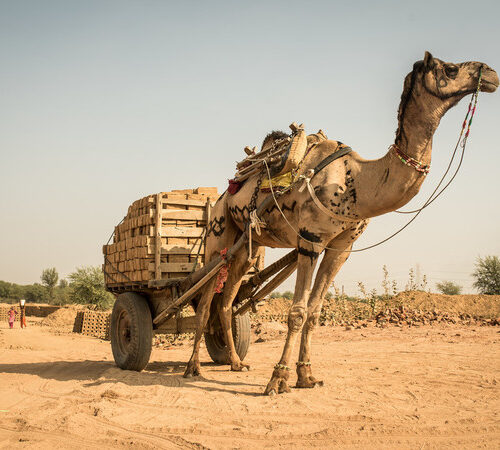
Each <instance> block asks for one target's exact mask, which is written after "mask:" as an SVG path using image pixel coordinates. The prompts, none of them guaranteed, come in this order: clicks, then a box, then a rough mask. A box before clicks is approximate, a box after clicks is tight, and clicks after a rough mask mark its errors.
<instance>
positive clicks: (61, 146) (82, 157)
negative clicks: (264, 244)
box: [0, 0, 500, 293]
mask: <svg viewBox="0 0 500 450" xmlns="http://www.w3.org/2000/svg"><path fill="white" fill-rule="evenodd" d="M499 14H500V7H499V3H498V2H497V1H475V2H469V1H467V2H466V1H453V2H451V1H450V2H440V1H435V0H434V1H420V2H408V3H406V2H401V1H391V2H387V1H385V2H384V1H377V2H371V1H351V2H333V1H332V2H326V1H324V2H321V1H308V2H304V1H290V0H289V1H270V0H267V1H265V2H264V1H255V0H253V1H246V2H238V1H232V2H230V1H228V2H209V1H204V2H203V1H199V2H194V1H193V2H192V1H184V2H170V1H106V0H100V1H83V0H82V1H68V0H62V1H48V0H45V1H38V0H37V1H23V0H11V1H0V61H1V69H0V89H1V91H0V92H1V94H0V99H1V107H0V155H1V157H0V162H1V168H0V211H1V220H0V279H3V280H8V281H13V282H17V283H32V282H35V281H39V277H40V273H41V271H42V270H43V269H44V268H47V267H52V266H55V267H56V268H57V269H58V271H59V273H60V274H61V275H62V276H66V275H67V274H69V273H70V272H72V271H73V270H74V269H75V268H76V267H77V266H82V265H97V264H101V263H102V255H101V246H102V244H104V243H105V242H106V241H107V239H108V237H109V235H110V233H111V232H112V230H113V227H114V225H115V224H116V223H117V222H119V221H120V220H121V218H122V217H123V216H124V215H125V213H126V210H127V207H128V205H129V204H130V203H131V202H132V201H134V200H135V199H137V198H140V197H142V196H144V195H147V194H150V193H155V192H159V191H169V190H171V189H182V188H191V187H196V186H218V188H219V191H220V192H222V191H223V190H224V189H225V188H226V185H227V179H228V178H231V177H232V176H233V174H234V164H235V161H236V160H239V159H241V158H242V156H243V151H242V149H243V147H244V146H245V145H252V146H253V145H258V144H260V142H261V141H262V138H263V136H264V135H265V134H266V133H267V132H268V131H269V130H271V129H284V130H287V129H288V128H287V127H288V125H289V124H290V123H291V122H293V121H297V122H303V123H304V124H305V125H306V127H307V130H308V131H310V132H316V131H317V130H318V129H319V128H322V129H324V130H325V131H326V133H327V134H328V136H329V137H331V138H332V139H338V140H341V141H342V142H344V143H347V144H348V145H350V146H351V147H353V148H354V149H355V150H356V151H358V152H359V153H360V154H361V155H362V156H364V157H366V158H376V157H380V156H381V155H383V154H384V153H385V152H386V149H387V147H388V146H389V145H390V144H391V143H392V142H393V140H394V132H395V130H396V126H397V121H396V111H397V106H398V103H399V98H400V95H401V90H402V83H403V78H404V76H405V75H406V74H407V73H408V72H409V71H410V70H411V67H412V64H413V62H415V61H416V60H419V59H422V57H423V55H424V51H425V50H429V51H431V52H432V53H433V54H434V56H436V57H439V58H441V59H444V60H447V61H452V62H461V61H467V60H476V61H482V62H485V63H487V64H488V65H490V66H491V67H493V68H495V69H497V70H500V50H499V45H500V28H499V25H498V23H499V22H498V17H499ZM467 103H468V99H464V100H463V101H462V102H461V103H460V104H459V105H458V106H457V107H455V108H454V109H453V110H452V111H450V112H449V113H448V114H447V115H446V116H445V117H444V119H443V120H442V122H441V125H440V127H439V128H438V130H437V133H436V135H435V138H434V153H433V161H432V168H431V174H430V175H429V176H428V179H427V180H426V182H425V184H424V187H423V189H422V190H421V193H420V194H419V195H418V196H417V197H416V199H414V201H413V202H412V204H411V205H412V206H417V205H420V204H421V203H423V201H424V200H425V198H426V194H429V192H431V190H432V188H433V187H434V186H435V184H436V183H437V181H438V180H439V177H440V176H441V174H442V172H443V171H444V169H445V167H446V164H447V161H448V159H449V157H450V155H451V152H452V149H453V146H454V143H455V141H456V138H457V136H458V133H459V131H460V127H461V123H462V120H463V117H464V115H465V111H466V107H467ZM499 105H500V94H499V93H496V94H482V95H480V97H479V107H478V111H477V114H476V117H475V119H474V124H473V128H472V132H471V137H470V139H469V144H468V147H467V154H466V158H465V162H464V165H463V169H462V170H461V172H460V174H459V176H458V177H457V179H456V181H455V183H454V184H452V186H451V188H450V189H449V190H448V191H447V192H446V193H445V195H444V196H443V197H442V198H441V199H439V200H438V201H436V202H435V204H433V205H432V206H431V207H429V208H428V209H427V210H426V211H424V213H422V214H421V215H420V217H419V218H418V219H417V221H416V222H415V223H413V224H412V225H411V226H410V227H409V228H408V229H407V230H405V231H404V232H403V233H402V234H400V235H399V236H397V237H396V238H394V239H393V240H391V241H390V242H388V243H387V244H385V245H383V246H381V247H378V248H376V249H373V250H369V251H366V252H362V253H359V254H353V255H352V257H351V258H350V259H349V261H348V262H347V263H346V265H345V266H344V268H343V269H342V271H341V273H340V274H339V276H338V278H337V284H338V285H342V284H344V285H345V287H346V290H347V291H348V292H349V293H355V292H356V281H358V280H362V281H364V282H365V284H366V285H367V286H368V287H369V288H371V287H377V288H378V289H379V290H380V281H381V279H382V265H383V264H386V265H387V267H388V269H389V273H390V277H391V278H395V279H396V280H398V282H399V284H400V286H401V287H403V286H404V284H405V282H406V280H407V278H408V277H407V274H408V269H409V268H410V267H412V266H413V267H415V265H416V264H419V267H420V272H421V273H422V274H426V275H427V277H428V278H429V279H430V282H431V285H432V287H434V285H435V282H436V281H439V280H442V279H446V280H453V281H456V282H459V283H460V284H462V285H463V286H464V287H465V290H466V291H469V292H470V291H471V278H470V276H469V275H470V273H471V271H472V270H473V265H474V261H475V259H476V258H477V256H479V255H481V256H484V255H487V254H496V255H498V254H500V239H499V236H500V225H499V224H500V208H499V201H498V195H499V191H500V176H499V175H500V172H499V171H500V145H499V140H500V114H499ZM406 220H407V218H406V217H401V216H399V215H396V214H389V215H386V216H384V217H380V218H376V219H374V220H372V223H371V225H370V226H369V227H368V229H367V231H366V232H365V233H364V235H363V236H362V238H361V239H359V241H358V244H357V246H358V248H359V247H360V246H365V245H368V244H371V243H374V242H376V241H377V240H379V239H381V238H384V237H386V236H387V235H388V234H390V233H391V232H393V231H394V230H396V229H397V228H398V227H399V226H400V225H401V224H402V223H404V222H405V221H406ZM279 254H281V253H280V251H272V252H269V253H268V258H267V259H268V261H269V260H271V259H273V258H275V257H277V256H278V255H279ZM291 285H292V282H291V281H290V282H288V284H287V285H286V286H285V287H287V288H289V287H291Z"/></svg>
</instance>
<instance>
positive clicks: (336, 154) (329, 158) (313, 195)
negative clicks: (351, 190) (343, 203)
mask: <svg viewBox="0 0 500 450" xmlns="http://www.w3.org/2000/svg"><path fill="white" fill-rule="evenodd" d="M351 152H352V148H351V147H347V146H344V147H341V148H340V149H338V150H337V151H335V152H333V153H332V154H331V155H328V156H327V157H326V158H325V159H324V160H323V161H321V162H320V163H319V164H318V165H317V166H316V167H315V168H314V169H312V170H311V171H310V175H309V176H308V175H305V176H304V177H303V179H304V184H305V185H306V186H307V190H308V191H309V195H310V196H311V198H312V200H313V202H314V204H315V205H316V206H317V207H318V209H319V210H320V211H321V212H322V213H324V214H326V215H327V216H330V217H332V218H334V219H336V220H340V221H343V222H359V221H360V220H361V219H354V218H352V217H349V216H345V215H343V214H337V213H334V212H333V211H330V210H329V209H328V208H327V207H326V206H325V205H323V203H321V200H320V199H319V198H318V197H317V196H316V193H315V192H314V189H313V187H312V186H311V179H312V178H313V177H314V176H315V175H316V174H317V173H318V172H319V171H321V170H323V169H324V168H325V167H326V166H328V164H330V163H332V162H333V161H335V160H336V159H339V158H342V156H345V155H347V154H349V153H351ZM303 189H304V185H302V186H301V187H300V189H299V192H301V191H302V190H303Z"/></svg>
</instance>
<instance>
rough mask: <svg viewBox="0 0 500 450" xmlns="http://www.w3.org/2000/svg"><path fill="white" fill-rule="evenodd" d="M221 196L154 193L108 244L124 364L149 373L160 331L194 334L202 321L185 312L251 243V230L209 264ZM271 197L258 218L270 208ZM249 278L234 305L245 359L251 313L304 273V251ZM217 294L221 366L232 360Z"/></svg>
mask: <svg viewBox="0 0 500 450" xmlns="http://www.w3.org/2000/svg"><path fill="white" fill-rule="evenodd" d="M217 198H218V194H217V190H216V189H215V188H197V189H192V190H183V191H172V192H167V193H164V192H162V193H158V194H153V195H150V196H148V197H145V198H143V199H140V200H137V201H136V202H134V203H133V204H132V205H131V206H130V207H129V210H128V214H127V216H125V218H124V219H123V220H122V222H121V223H120V224H119V225H118V226H117V227H115V232H114V236H113V237H114V242H113V243H112V244H109V243H108V244H106V245H105V246H104V247H103V253H104V265H103V271H104V275H105V284H106V288H107V289H108V290H109V291H110V292H112V293H113V294H114V295H115V296H116V301H115V304H114V307H113V312H112V315H111V326H110V337H111V347H112V351H113V357H114V359H115V362H116V364H117V366H118V367H120V368H122V369H127V370H136V371H141V370H142V369H144V367H146V365H147V364H148V362H149V358H150V355H151V349H152V340H153V335H154V334H178V333H192V332H195V331H196V316H195V315H187V316H186V315H185V314H184V313H182V311H183V310H184V307H185V306H187V305H188V304H191V305H192V307H193V309H194V310H195V311H196V307H197V304H198V301H199V298H200V296H201V293H202V291H203V289H204V287H205V285H206V284H207V283H208V282H209V281H210V280H211V279H212V278H213V277H216V276H217V275H218V273H219V271H220V269H221V268H222V267H223V266H224V265H225V264H227V263H228V262H230V261H231V259H232V258H233V257H234V255H235V254H236V253H237V252H238V250H240V249H241V248H242V247H243V246H244V245H248V242H249V237H248V235H249V231H248V229H247V230H246V231H245V232H244V233H242V235H241V237H240V238H239V239H238V241H237V242H236V243H235V244H234V245H233V246H232V247H231V248H229V249H228V251H227V253H226V255H225V257H224V258H223V257H222V256H219V257H217V258H215V259H212V260H211V261H205V258H204V254H205V252H204V249H205V239H204V237H205V236H206V232H207V231H206V230H207V226H208V224H210V213H211V209H212V207H213V205H214V204H215V201H216V200H217ZM271 201H272V198H267V199H265V200H264V202H263V203H262V204H261V205H260V206H259V207H258V208H257V213H259V212H260V211H263V210H264V209H265V208H266V207H267V206H269V205H270V202H271ZM256 266H257V267H256V268H254V270H253V271H251V272H249V273H248V274H247V276H246V277H245V279H244V281H243V283H242V284H241V287H240V289H239V291H238V294H237V296H236V298H235V300H234V303H233V319H232V327H233V339H234V344H235V348H236V352H237V353H238V356H239V357H240V359H241V360H243V359H244V358H245V356H246V354H247V351H248V347H249V345H250V310H254V311H256V305H257V304H258V303H260V302H262V301H263V300H264V298H265V297H266V296H268V295H269V294H270V293H271V292H272V291H273V290H275V289H276V288H277V287H278V286H279V285H280V284H281V283H282V282H283V281H285V280H286V279H287V278H288V277H289V276H290V275H291V274H292V273H293V272H294V271H295V269H296V266H297V251H296V250H292V251H291V252H290V253H288V254H287V255H285V256H284V257H282V258H281V259H279V260H278V261H276V262H274V263H273V264H271V265H269V266H268V267H266V268H264V267H263V264H262V262H260V263H259V264H257V265H256ZM220 295H222V294H215V296H214V300H213V302H212V307H211V311H210V317H209V320H208V323H207V327H206V329H205V330H204V335H205V343H206V347H207V350H208V353H209V354H210V357H211V358H212V360H213V361H214V362H215V363H218V364H228V363H229V357H228V353H227V349H226V344H225V342H224V337H223V333H222V327H221V323H220V320H219V317H218V313H217V303H218V300H219V296H220Z"/></svg>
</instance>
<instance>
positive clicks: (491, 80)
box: [481, 66, 499, 92]
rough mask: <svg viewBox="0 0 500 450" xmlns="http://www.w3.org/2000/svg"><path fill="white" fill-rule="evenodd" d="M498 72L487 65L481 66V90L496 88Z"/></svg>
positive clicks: (486, 90)
mask: <svg viewBox="0 0 500 450" xmlns="http://www.w3.org/2000/svg"><path fill="white" fill-rule="evenodd" d="M498 84H499V80H498V74H497V73H496V72H495V71H494V70H493V69H491V68H490V67H488V66H483V78H482V80H481V92H495V91H496V90H497V88H498Z"/></svg>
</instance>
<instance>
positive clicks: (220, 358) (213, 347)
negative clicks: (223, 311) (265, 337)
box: [205, 313, 250, 364]
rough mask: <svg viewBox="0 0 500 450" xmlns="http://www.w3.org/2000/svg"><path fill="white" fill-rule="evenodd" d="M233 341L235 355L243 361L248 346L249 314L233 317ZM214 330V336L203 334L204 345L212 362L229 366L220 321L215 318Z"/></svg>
mask: <svg viewBox="0 0 500 450" xmlns="http://www.w3.org/2000/svg"><path fill="white" fill-rule="evenodd" d="M232 324H233V341H234V346H235V347H236V353H237V354H238V356H239V357H240V359H241V360H242V361H243V359H245V356H246V355H247V352H248V347H249V345H250V314H248V313H246V314H240V315H238V316H233V322H232ZM215 325H216V329H215V332H214V334H210V333H205V344H206V346H207V350H208V353H209V355H210V357H211V358H212V361H213V362H214V363H216V364H229V363H230V361H229V355H228V354H227V346H226V343H225V340H224V335H223V332H222V326H221V325H220V319H219V318H217V321H216V323H215Z"/></svg>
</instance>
